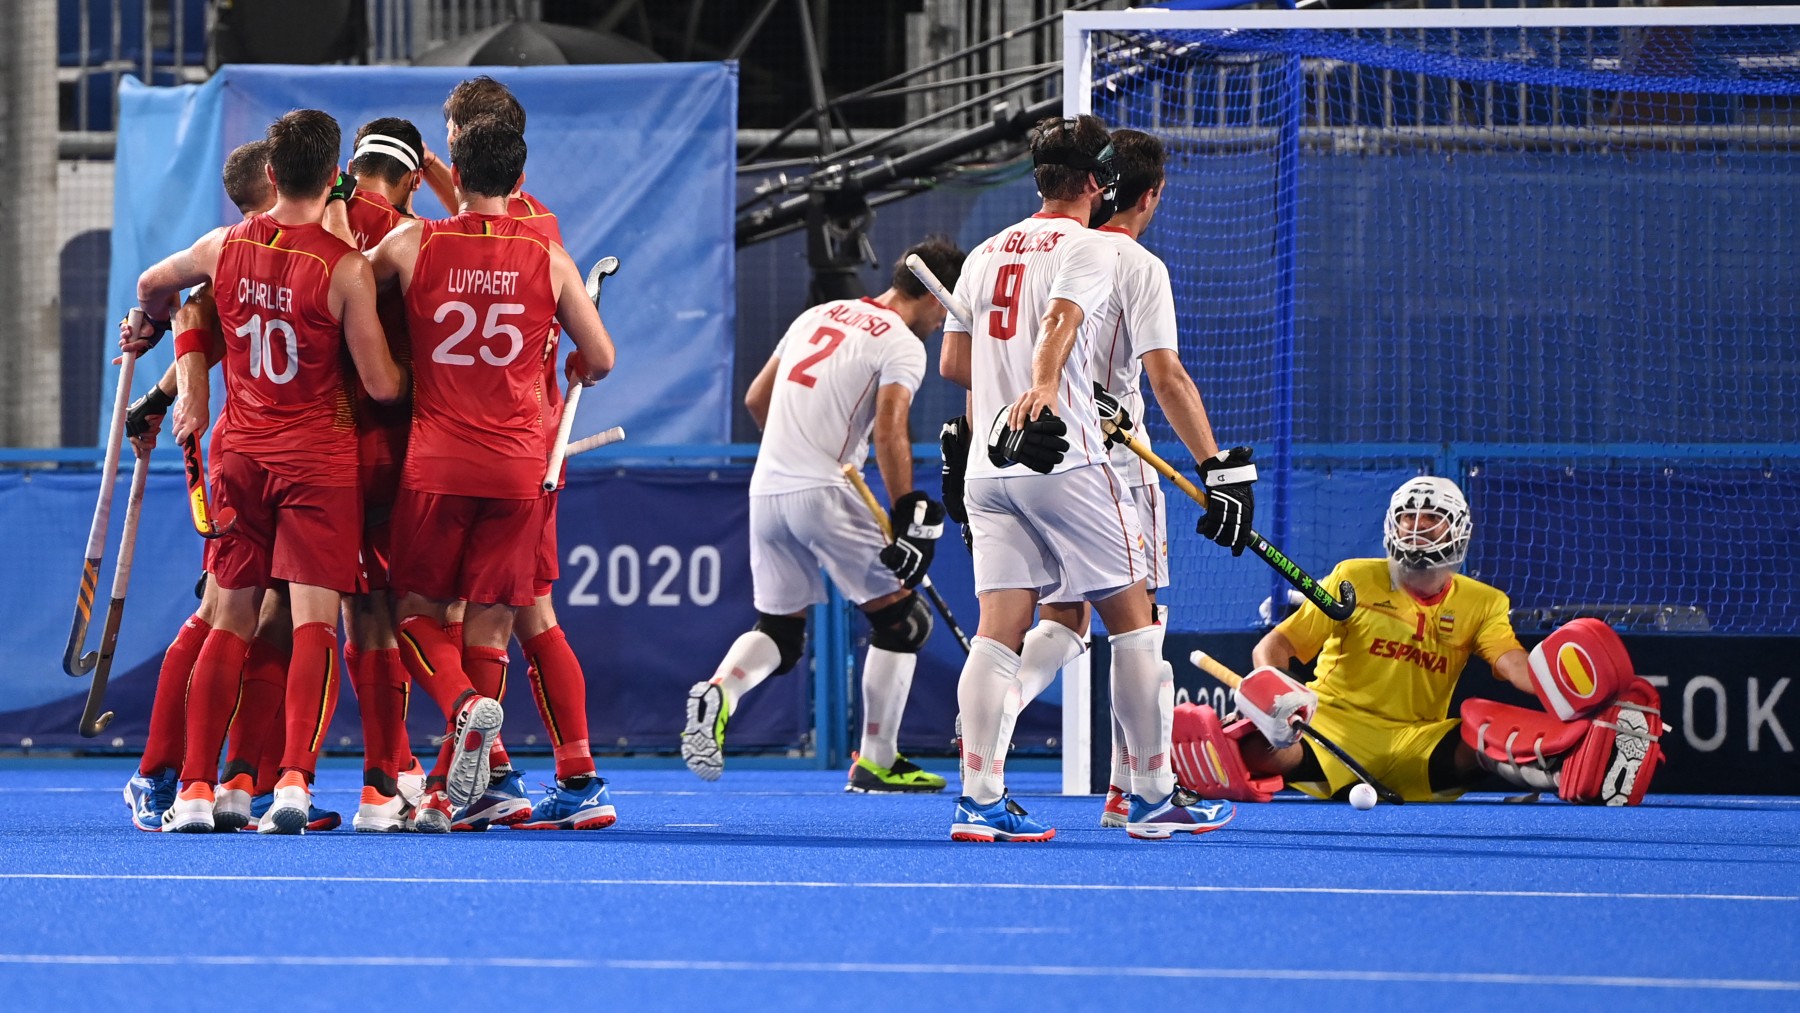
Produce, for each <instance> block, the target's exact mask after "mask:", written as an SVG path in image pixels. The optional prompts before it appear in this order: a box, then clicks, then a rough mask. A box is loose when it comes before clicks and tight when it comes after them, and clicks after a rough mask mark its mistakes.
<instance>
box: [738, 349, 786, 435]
mask: <svg viewBox="0 0 1800 1013" xmlns="http://www.w3.org/2000/svg"><path fill="white" fill-rule="evenodd" d="M780 365H781V356H779V355H771V356H769V361H768V362H765V363H763V368H762V369H761V371H759V372H758V373H757V374H756V379H754V380H751V381H750V389H749V390H747V391H745V392H744V410H745V411H747V412H749V413H750V418H751V420H752V421H754V422H755V423H756V428H758V429H763V428H765V427H767V426H768V424H769V402H770V401H772V400H773V399H774V397H775V373H776V370H777V368H778V367H779V366H780Z"/></svg>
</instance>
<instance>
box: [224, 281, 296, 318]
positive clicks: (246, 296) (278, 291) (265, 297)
mask: <svg viewBox="0 0 1800 1013" xmlns="http://www.w3.org/2000/svg"><path fill="white" fill-rule="evenodd" d="M237 298H238V302H239V303H241V304H243V305H246V306H255V307H257V308H258V309H265V310H272V311H274V312H276V313H287V312H290V311H292V310H293V308H294V290H293V289H291V288H282V287H281V286H279V285H271V284H269V283H268V282H266V281H252V280H251V279H249V278H239V279H238V285H237Z"/></svg>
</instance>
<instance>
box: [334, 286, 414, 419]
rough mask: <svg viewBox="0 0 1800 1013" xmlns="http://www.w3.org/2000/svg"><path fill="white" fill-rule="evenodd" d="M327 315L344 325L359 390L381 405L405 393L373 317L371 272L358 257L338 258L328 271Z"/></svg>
mask: <svg viewBox="0 0 1800 1013" xmlns="http://www.w3.org/2000/svg"><path fill="white" fill-rule="evenodd" d="M330 306H331V311H332V312H333V313H335V314H337V318H338V320H340V321H341V322H342V323H343V325H344V344H345V346H346V347H348V348H349V349H350V359H351V361H353V362H355V363H356V373H357V375H358V376H360V377H361V378H362V383H363V389H365V390H367V391H368V392H369V396H370V397H372V398H374V399H375V400H377V401H380V402H381V403H383V404H391V403H392V402H395V401H398V400H400V398H401V397H402V396H403V395H405V393H406V373H405V371H404V370H402V369H401V368H400V364H399V363H397V362H395V361H394V356H393V354H392V353H390V352H389V351H388V341H387V334H386V333H385V332H383V331H382V329H381V320H380V318H379V317H377V316H376V315H375V271H374V268H372V267H370V265H369V262H368V261H367V260H364V259H363V258H361V257H341V258H339V259H338V262H337V266H336V267H334V268H332V271H331V302H330Z"/></svg>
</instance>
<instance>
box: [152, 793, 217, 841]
mask: <svg viewBox="0 0 1800 1013" xmlns="http://www.w3.org/2000/svg"><path fill="white" fill-rule="evenodd" d="M162 828H163V830H164V831H165V832H172V833H177V834H210V833H212V832H213V789H212V785H210V784H206V783H205V782H201V783H199V784H195V785H193V786H191V787H188V788H185V789H183V790H182V791H181V793H180V794H178V795H176V796H175V804H174V805H172V806H170V807H169V811H168V812H166V813H164V814H163V821H162Z"/></svg>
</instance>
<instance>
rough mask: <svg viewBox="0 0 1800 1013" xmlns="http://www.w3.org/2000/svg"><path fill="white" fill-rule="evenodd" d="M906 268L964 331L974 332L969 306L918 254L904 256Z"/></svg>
mask: <svg viewBox="0 0 1800 1013" xmlns="http://www.w3.org/2000/svg"><path fill="white" fill-rule="evenodd" d="M906 269H907V270H908V271H911V272H912V273H913V277H915V278H917V279H919V284H921V285H923V286H925V291H927V292H930V293H931V294H932V295H933V296H935V297H936V298H937V301H938V302H940V303H942V304H943V307H944V309H946V310H949V311H950V315H951V316H952V317H955V318H956V322H957V323H959V324H961V325H962V329H963V330H964V331H967V332H968V333H970V334H974V333H975V323H974V319H975V318H974V314H972V313H970V312H969V308H968V307H967V306H964V305H963V304H962V300H960V299H958V298H956V294H955V293H953V292H951V291H950V290H949V289H947V288H945V287H944V283H943V282H941V281H939V280H938V276H937V274H936V273H935V272H933V271H932V270H931V268H930V267H929V266H927V265H926V263H925V261H924V260H923V259H922V258H920V256H919V255H918V254H916V253H914V254H911V255H909V256H908V257H907V258H906Z"/></svg>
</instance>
